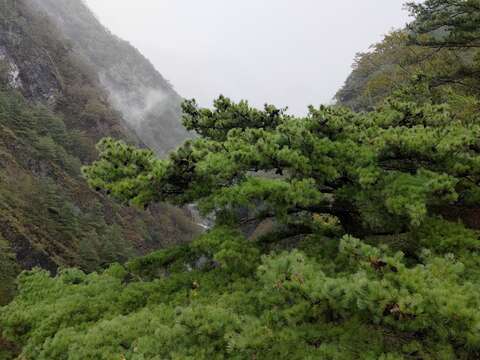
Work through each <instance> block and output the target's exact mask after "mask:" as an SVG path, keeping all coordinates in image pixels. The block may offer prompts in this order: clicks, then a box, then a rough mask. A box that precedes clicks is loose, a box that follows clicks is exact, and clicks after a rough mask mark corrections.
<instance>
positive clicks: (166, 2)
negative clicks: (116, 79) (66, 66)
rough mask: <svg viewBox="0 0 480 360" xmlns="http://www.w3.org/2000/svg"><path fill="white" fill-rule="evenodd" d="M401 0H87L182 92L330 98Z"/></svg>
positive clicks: (261, 98)
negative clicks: (354, 61)
mask: <svg viewBox="0 0 480 360" xmlns="http://www.w3.org/2000/svg"><path fill="white" fill-rule="evenodd" d="M404 2H405V0H201V1H200V0H135V1H132V0H87V3H88V4H89V5H90V7H91V8H92V10H93V11H94V12H95V13H96V14H97V16H98V17H99V19H100V20H101V21H102V23H103V24H104V25H106V26H107V27H108V28H109V29H110V30H111V31H112V32H113V33H115V34H116V35H118V36H120V37H121V38H123V39H125V40H128V41H129V42H130V43H132V44H133V45H134V46H135V47H137V48H138V49H139V50H140V51H141V52H142V53H143V54H144V55H145V56H146V57H147V58H149V59H150V61H151V62H152V63H153V64H154V65H155V67H156V68H157V69H158V70H159V71H160V73H162V75H163V76H164V77H166V78H167V79H168V80H169V81H170V82H171V83H172V84H173V86H174V87H175V89H176V90H177V91H178V92H179V93H180V95H182V96H183V97H186V98H192V97H193V98H196V99H197V100H198V101H199V103H200V104H201V105H203V106H209V105H210V104H211V100H212V99H213V98H215V97H217V96H218V95H219V94H224V95H226V96H229V97H231V98H233V99H235V100H239V99H247V100H249V101H250V102H251V103H252V104H254V105H255V106H262V105H263V104H264V103H265V102H268V103H272V104H275V105H277V106H289V109H290V112H291V113H295V114H303V113H305V110H306V107H307V105H309V104H313V105H319V104H321V103H329V102H330V101H331V99H332V97H333V96H334V94H335V92H336V90H338V88H339V87H340V86H341V85H342V84H343V82H344V80H345V78H346V77H347V75H348V74H349V72H350V69H351V64H352V61H353V58H354V56H355V54H356V53H357V52H360V51H366V50H368V47H369V46H370V45H371V44H372V43H374V42H377V41H379V40H381V38H382V36H383V35H384V34H386V33H388V32H389V31H390V30H392V29H394V28H399V27H402V26H403V25H404V24H405V23H406V22H407V21H408V14H407V12H406V11H405V10H404V9H403V5H402V4H403V3H404Z"/></svg>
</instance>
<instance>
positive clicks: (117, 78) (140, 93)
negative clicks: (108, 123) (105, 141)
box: [27, 0, 189, 155]
mask: <svg viewBox="0 0 480 360" xmlns="http://www.w3.org/2000/svg"><path fill="white" fill-rule="evenodd" d="M27 1H28V2H29V3H30V4H31V5H32V6H35V7H36V9H38V11H43V12H45V13H47V14H49V16H50V18H51V19H52V20H53V21H55V23H56V24H57V26H58V27H59V29H61V31H62V33H63V35H65V36H66V37H67V38H68V39H69V40H70V42H71V44H72V46H73V50H74V51H75V53H77V54H78V56H80V57H82V58H83V59H84V60H85V61H86V62H88V63H89V64H90V65H91V68H92V69H94V70H95V72H96V75H97V76H98V77H99V79H100V82H101V84H102V85H103V87H104V88H105V89H106V90H107V91H108V94H109V100H110V102H111V103H112V105H113V106H114V107H115V109H116V110H118V111H120V112H121V113H122V115H123V117H124V118H125V120H126V122H127V123H128V125H129V126H130V128H132V129H134V130H135V131H136V133H137V135H138V136H139V138H140V139H141V140H142V142H143V143H144V144H146V145H147V146H149V147H150V148H151V149H153V150H155V151H156V152H157V154H159V155H165V154H166V153H167V152H168V151H170V150H172V149H174V148H175V147H177V146H178V145H179V144H181V143H182V142H183V141H184V140H185V139H186V138H187V137H189V134H188V132H187V131H186V130H185V129H184V127H183V126H182V124H181V122H180V116H181V109H180V104H181V101H182V98H181V97H180V96H179V95H178V94H177V93H176V92H175V90H174V89H173V87H172V86H171V85H170V84H169V83H168V81H167V80H165V79H164V78H163V77H162V75H160V73H158V71H157V70H155V68H154V66H153V65H152V64H151V63H150V62H149V61H148V60H147V59H146V58H145V57H143V56H142V54H140V52H139V51H138V50H136V49H135V48H134V47H133V46H132V45H130V44H129V43H128V42H126V41H123V40H121V39H119V38H118V37H116V36H114V35H113V34H111V33H110V32H109V31H108V30H107V29H105V28H104V27H103V26H102V25H101V24H100V22H99V21H98V20H97V18H96V17H95V16H94V14H93V13H92V12H91V11H90V10H89V9H88V7H87V6H86V5H85V4H84V3H83V1H81V0H27Z"/></svg>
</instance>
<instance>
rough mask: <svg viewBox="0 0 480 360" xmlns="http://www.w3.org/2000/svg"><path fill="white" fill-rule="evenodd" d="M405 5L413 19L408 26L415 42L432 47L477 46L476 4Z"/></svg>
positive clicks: (432, 1) (479, 20)
mask: <svg viewBox="0 0 480 360" xmlns="http://www.w3.org/2000/svg"><path fill="white" fill-rule="evenodd" d="M408 6H409V8H410V12H411V14H412V15H413V16H415V18H416V21H414V22H413V23H412V24H411V25H410V29H411V30H413V31H414V33H415V36H414V37H413V40H414V41H415V42H418V43H419V44H421V45H423V46H433V47H439V46H441V47H450V48H468V47H479V46H480V42H479V41H480V30H479V29H480V1H478V0H465V1H458V0H427V1H425V2H423V3H414V2H411V3H408ZM418 35H426V36H425V37H421V38H419V37H418Z"/></svg>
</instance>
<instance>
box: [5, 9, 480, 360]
mask: <svg viewBox="0 0 480 360" xmlns="http://www.w3.org/2000/svg"><path fill="white" fill-rule="evenodd" d="M444 3H447V2H446V1H427V2H425V3H424V4H423V5H419V6H418V7H416V6H414V5H411V6H412V9H414V11H417V12H418V23H416V24H415V26H420V27H421V26H424V27H425V28H428V26H431V25H429V21H430V20H429V19H430V18H427V17H426V16H427V15H426V12H428V11H431V12H435V13H438V12H440V14H437V15H438V16H439V18H441V17H442V16H443V15H442V14H441V12H442V11H444V10H445V11H447V10H448V11H450V10H451V8H450V7H446V8H445V7H443V5H442V4H444ZM448 3H449V4H450V2H448ZM435 4H440V5H439V6H440V8H437V9H436V8H434V7H432V6H433V5H435ZM463 5H465V6H467V5H468V6H474V5H475V1H465V2H459V6H460V9H461V6H463ZM459 18H461V16H459ZM468 21H470V20H468ZM468 21H467V20H465V22H466V23H467V22H468ZM422 24H423V25H422ZM466 26H467V27H468V25H466ZM449 31H450V33H451V34H455V31H456V30H455V29H454V28H452V29H450V30H449ZM461 31H465V29H463V30H461ZM474 32H475V31H473V33H474ZM423 35H425V34H423ZM451 36H456V39H458V38H459V36H460V35H458V33H457V35H451ZM472 36H475V35H474V34H473V35H472ZM390 40H391V41H392V42H391V43H389V42H385V43H383V45H379V46H378V47H377V49H376V52H375V53H373V54H371V55H372V56H371V57H372V58H379V59H389V61H391V62H392V64H395V65H398V66H400V64H398V63H396V62H395V61H394V60H395V59H394V57H395V54H396V52H397V51H400V52H401V54H402V56H405V57H404V59H405V58H406V59H410V58H409V57H408V56H407V55H406V53H404V52H403V51H404V50H405V49H407V50H408V48H406V42H405V41H406V34H405V33H403V32H400V33H397V34H396V35H392V37H391V38H390ZM397 41H398V42H397ZM394 44H401V46H400V47H399V48H395V46H393V45H394ZM390 45H392V46H391V47H390ZM415 46H416V47H415V49H417V50H418V49H423V47H419V46H420V45H418V44H417V45H415ZM421 46H423V45H421ZM451 51H452V49H447V53H446V54H447V55H452V54H453V53H452V52H451ZM435 56H436V55H435ZM367 58H370V56H366V57H364V58H363V59H360V61H361V62H362V65H361V66H359V68H358V69H357V70H358V71H357V75H358V72H360V73H361V72H362V71H363V70H365V68H364V67H363V66H364V65H365V63H363V60H365V59H367ZM414 58H416V56H415V57H414ZM412 59H413V58H412ZM443 60H444V61H440V59H439V58H436V57H435V59H432V60H431V61H430V60H429V62H428V64H425V63H424V64H423V65H418V64H415V63H414V62H412V63H411V64H410V65H409V66H411V69H414V70H415V72H414V74H409V76H408V77H407V76H405V77H402V78H401V79H400V78H399V79H400V83H398V84H396V85H395V86H392V82H395V80H394V79H393V78H391V77H390V75H391V74H394V73H396V70H391V69H388V70H387V71H386V72H382V71H381V73H382V74H381V76H380V75H379V77H377V75H378V74H376V75H375V76H373V78H372V76H371V75H372V73H371V70H372V69H371V68H369V69H367V71H366V72H365V74H363V75H365V76H363V75H362V74H361V76H360V78H361V79H362V81H364V83H362V86H364V85H365V86H369V87H370V86H371V87H370V90H372V89H376V90H375V91H378V93H376V94H377V95H378V96H377V95H376V96H375V97H374V98H375V99H374V101H373V102H372V103H370V105H372V106H371V108H372V111H370V112H366V113H355V112H352V111H350V110H347V109H344V108H340V107H324V106H322V107H320V108H318V109H316V108H313V107H311V108H310V109H309V114H308V115H307V116H305V117H302V118H296V117H293V116H290V115H287V114H286V113H285V111H284V110H281V109H277V108H275V107H273V106H269V105H266V106H265V108H264V109H263V110H258V109H254V108H251V107H250V106H249V105H248V103H247V102H245V101H242V102H240V103H235V102H233V101H231V100H229V99H227V98H225V97H223V96H221V97H220V98H219V99H217V100H216V101H215V102H214V107H213V109H201V108H199V107H198V106H197V104H196V103H195V101H193V100H192V101H187V102H185V104H184V106H183V110H184V124H185V126H186V127H187V128H188V129H189V130H194V131H196V132H197V133H198V134H199V135H200V136H199V137H198V138H196V139H194V140H190V141H188V142H186V143H185V144H184V145H183V146H182V147H180V148H179V149H178V150H177V151H176V152H174V153H172V154H171V155H170V157H169V158H168V159H163V160H160V159H157V158H156V157H155V156H154V154H153V153H152V152H151V151H150V150H145V149H136V148H135V147H133V146H131V145H127V144H126V143H125V142H122V141H117V140H114V139H112V138H107V139H105V140H103V141H102V142H100V144H99V145H98V151H99V155H100V158H99V160H98V161H96V162H95V163H93V164H92V165H90V166H87V167H85V168H84V174H85V176H86V178H87V180H88V182H89V184H90V185H91V186H92V187H93V188H95V189H96V190H98V191H105V192H107V193H109V194H111V195H112V196H113V197H114V198H116V199H118V200H120V201H121V202H123V203H124V204H134V205H137V206H153V207H154V206H155V203H156V202H161V201H167V202H171V203H174V204H188V203H191V202H197V203H198V204H199V206H200V208H201V209H202V211H203V212H204V213H206V214H209V213H210V214H214V215H216V219H217V221H216V222H217V225H216V226H215V227H214V228H213V229H211V230H209V231H208V232H207V233H205V234H203V235H202V236H200V237H199V238H197V239H195V240H194V241H193V242H191V243H189V244H184V245H181V246H175V247H171V248H168V249H165V250H161V251H158V252H154V253H152V254H150V255H147V256H145V257H141V258H137V259H134V260H131V261H129V262H127V263H126V264H125V265H119V264H113V265H111V266H110V267H108V268H107V269H105V270H104V271H103V272H93V273H90V274H86V273H84V272H82V271H80V270H77V269H64V270H61V271H60V272H59V273H58V274H57V275H56V276H53V277H52V276H50V275H49V274H48V273H47V272H45V271H42V270H38V269H37V270H33V271H30V272H23V273H22V274H21V275H20V277H19V279H18V283H19V293H18V295H17V296H16V297H15V299H14V300H13V301H12V302H11V303H10V304H8V305H7V306H5V307H3V308H1V309H0V328H2V329H3V335H2V337H1V338H0V341H8V343H9V344H10V343H13V344H16V345H17V347H18V351H15V349H14V351H11V353H12V356H13V355H15V356H18V358H22V359H49V360H50V359H88V358H92V359H129V360H130V359H131V360H140V359H226V358H232V359H477V358H479V357H480V340H479V339H480V315H479V313H478V308H479V307H480V291H479V289H478V283H479V281H480V260H479V256H478V255H479V251H480V240H479V233H478V231H476V230H474V229H470V228H467V227H466V226H465V225H464V224H463V223H462V220H466V219H464V218H463V216H462V214H464V213H465V212H468V211H474V212H475V211H476V213H475V214H477V215H478V208H479V205H480V204H479V201H480V188H479V184H480V145H479V143H478V139H479V137H480V125H479V117H478V111H476V109H478V101H479V98H478V97H477V94H476V93H475V92H474V91H470V90H465V89H461V88H460V87H457V86H456V85H452V84H449V85H445V84H444V85H445V86H443V85H442V86H439V85H438V79H439V77H438V76H439V72H435V71H434V70H435V67H436V65H438V64H442V66H443V69H441V70H442V74H455V73H458V72H457V70H458V68H452V67H451V63H450V62H449V61H450V60H451V59H449V58H448V57H447V58H445V59H443ZM471 64H472V63H470V65H471ZM421 66H424V69H427V70H428V71H425V72H423V71H420V72H417V71H416V70H419V69H420V68H421ZM383 70H385V69H383ZM437 70H438V69H437ZM444 70H445V71H444ZM389 74H390V75H389ZM362 76H363V77H362ZM451 79H452V78H451V77H450V80H451ZM468 79H469V81H470V82H471V83H472V82H474V81H475V78H474V77H472V76H469V77H468ZM450 80H449V81H450ZM375 83H376V85H372V84H375ZM457 85H458V84H457ZM375 86H377V87H375ZM383 88H386V89H388V91H387V92H388V94H389V95H388V96H384V95H380V92H381V90H382V89H383ZM370 90H368V91H370ZM370 94H374V92H370ZM363 95H365V94H363ZM363 95H362V96H363ZM365 104H366V103H363V102H361V101H360V102H359V103H358V105H359V106H364V105H365ZM373 104H374V106H373ZM18 115H19V114H17V116H18ZM23 119H24V120H25V122H22V124H28V126H27V125H25V126H20V128H19V130H18V131H20V132H22V134H25V136H32V137H33V138H35V139H37V138H38V142H37V144H40V145H41V146H43V148H44V151H42V154H45V155H44V156H46V157H48V158H50V159H51V161H57V162H58V161H62V160H61V159H59V158H55V157H54V156H58V155H55V154H54V153H55V152H53V151H50V150H48V149H49V148H52V147H53V146H54V145H55V144H58V143H59V142H61V143H65V144H66V143H68V139H64V138H63V137H62V136H60V135H61V131H60V133H58V131H59V129H60V128H61V126H60V127H59V126H55V123H54V122H52V125H51V126H49V129H50V130H48V132H47V133H52V135H51V136H50V135H48V134H43V133H41V134H40V135H39V134H37V131H39V130H34V131H32V130H31V129H35V126H32V125H33V124H34V122H32V120H31V119H29V117H28V116H26V117H25V116H24V117H23ZM53 134H56V135H55V136H53ZM47 136H49V138H48V139H51V140H46V137H47ZM65 149H67V148H65ZM65 151H66V152H67V153H68V150H65ZM46 189H47V191H45V193H46V195H45V197H41V196H39V197H38V199H39V200H38V201H37V202H38V203H42V202H44V203H48V208H50V209H52V211H53V212H54V213H56V214H57V216H58V219H59V224H61V229H62V231H63V233H64V234H72V236H74V235H75V234H76V233H77V230H76V229H80V228H82V226H84V225H85V224H88V228H87V229H89V231H86V232H85V233H84V236H85V237H86V239H88V241H85V242H83V248H82V249H81V253H82V259H83V262H84V263H83V264H82V265H83V267H84V268H85V269H87V270H93V269H94V268H95V264H96V263H98V262H99V261H100V257H102V258H104V259H105V260H107V261H115V260H119V259H118V258H117V259H116V257H119V258H120V260H124V259H125V258H127V257H128V254H127V253H128V249H126V247H125V246H124V244H123V245H122V244H121V243H117V242H115V241H114V240H115V239H118V237H119V236H118V234H119V233H120V228H119V227H116V226H113V225H107V224H106V220H104V218H103V219H102V216H97V214H98V215H100V214H101V213H102V212H101V206H100V204H98V209H97V210H98V213H96V212H95V213H93V214H92V213H90V214H83V216H78V215H77V214H76V212H75V208H74V207H73V206H71V204H70V203H68V202H64V201H62V197H61V196H59V195H58V194H56V191H55V188H50V190H48V189H49V187H48V186H46ZM59 209H60V210H59ZM98 219H99V220H98ZM265 221H269V222H270V227H268V226H266V228H267V230H266V231H265V229H263V230H264V234H263V235H260V236H248V235H245V234H250V233H251V231H249V230H248V224H252V223H253V224H260V226H259V228H260V227H261V226H262V224H264V222H265ZM94 229H95V230H94ZM257 230H258V229H257ZM82 231H85V228H82ZM142 231H143V232H144V233H147V231H146V230H145V229H144V230H142ZM95 233H96V234H97V235H101V236H95ZM109 255H111V256H109ZM0 260H1V258H0ZM0 266H1V263H0ZM2 339H4V340H2Z"/></svg>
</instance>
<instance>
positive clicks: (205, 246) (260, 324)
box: [0, 220, 480, 359]
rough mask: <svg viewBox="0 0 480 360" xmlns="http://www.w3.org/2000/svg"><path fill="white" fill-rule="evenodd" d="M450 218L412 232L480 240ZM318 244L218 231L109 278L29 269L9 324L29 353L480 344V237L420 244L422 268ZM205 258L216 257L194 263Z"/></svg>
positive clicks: (280, 353)
mask: <svg viewBox="0 0 480 360" xmlns="http://www.w3.org/2000/svg"><path fill="white" fill-rule="evenodd" d="M432 226H433V228H434V227H436V229H437V230H432V229H433V228H432ZM449 226H450V224H449V223H448V222H443V223H440V222H439V220H432V221H431V222H429V225H425V228H422V230H419V231H418V232H417V233H416V234H414V235H413V234H412V237H411V239H412V241H418V242H419V243H422V246H423V245H426V244H428V243H429V242H430V241H431V236H433V233H438V232H443V235H441V236H442V239H444V242H450V241H454V242H455V241H457V240H454V239H455V238H457V239H458V236H457V231H460V232H463V233H464V234H465V235H467V236H468V230H466V229H463V228H462V227H461V226H460V225H458V227H457V228H456V229H455V230H456V231H450V232H449V230H448V229H449ZM445 231H447V232H449V233H448V234H447V233H445ZM472 235H473V233H472ZM471 239H472V240H471V241H473V239H474V238H473V237H471ZM311 240H313V242H312V241H311ZM311 240H310V239H306V240H305V241H306V247H305V246H303V248H304V251H305V252H300V251H298V250H294V251H291V252H282V253H278V254H270V255H265V256H263V257H262V260H261V261H260V260H259V258H258V251H259V250H258V248H257V245H256V244H255V243H252V242H248V241H246V240H245V239H242V237H241V236H240V235H239V234H238V233H235V232H234V231H232V230H228V229H225V228H218V229H214V230H213V231H212V232H211V233H209V234H207V235H204V236H203V237H201V238H200V239H198V240H196V241H194V242H193V243H192V244H191V245H189V246H187V247H184V248H172V249H167V250H164V251H161V252H157V253H155V254H152V255H149V256H147V257H145V258H139V259H136V260H134V261H133V262H131V263H127V264H126V266H125V267H123V266H121V265H112V266H111V267H110V268H109V269H107V270H105V271H104V272H103V273H102V274H96V273H93V274H90V275H86V274H84V273H83V272H81V271H78V270H65V271H62V272H61V273H60V274H59V275H57V276H56V277H55V278H51V277H50V276H49V275H48V274H47V273H45V272H43V271H39V270H37V271H34V272H30V273H24V274H22V276H21V277H20V279H19V283H20V292H19V295H18V296H17V297H16V299H15V300H14V301H13V302H12V303H11V304H10V305H8V306H7V307H5V308H3V309H2V310H0V326H2V327H3V328H4V329H6V330H5V332H4V336H5V337H6V338H7V339H10V340H11V341H15V342H16V343H18V344H21V345H22V349H23V350H22V355H21V356H23V357H24V358H26V359H30V358H35V359H84V358H98V359H111V358H122V357H124V358H125V359H144V358H156V357H157V358H171V359H176V358H178V359H184V358H195V359H210V358H218V359H223V358H234V359H235V358H238V359H245V358H251V357H257V358H264V359H278V358H289V359H305V358H327V359H370V358H372V359H373V358H375V359H377V358H385V359H387V358H392V359H393V358H395V359H397V358H398V359H404V358H405V359H408V358H422V359H437V358H439V357H438V356H441V358H444V359H454V358H469V356H471V357H472V358H474V357H475V356H477V355H478V354H479V352H478V351H479V349H480V343H479V342H478V339H479V338H480V337H479V334H478V332H479V331H480V328H479V327H478V324H479V323H480V318H479V315H478V311H477V308H478V306H479V305H480V296H479V293H478V290H477V289H476V285H475V284H476V281H478V274H473V273H471V272H469V271H468V269H467V266H466V265H465V264H464V263H463V262H462V261H463V260H462V261H460V260H458V259H457V254H458V253H463V254H462V255H461V256H462V257H463V259H464V260H466V261H472V260H473V259H474V258H475V257H477V256H478V255H477V250H475V249H476V248H478V239H475V243H474V244H472V249H471V250H465V248H462V249H461V250H460V251H459V252H458V253H457V252H452V253H448V252H444V251H443V250H442V249H443V246H439V247H437V249H435V253H433V252H431V251H430V250H422V246H419V247H418V260H417V263H416V264H415V265H412V264H410V263H409V262H410V261H409V260H408V259H407V258H406V257H405V254H404V253H402V252H398V251H393V250H391V249H390V248H389V247H387V246H381V247H377V246H372V245H367V244H365V243H364V242H362V241H360V240H358V239H355V238H353V237H350V236H345V237H343V238H342V239H341V240H340V242H339V244H338V247H334V248H331V250H329V251H327V252H325V253H324V254H323V255H319V256H317V257H316V258H315V259H314V258H312V257H309V256H308V255H306V254H307V253H308V252H311V251H312V250H313V248H312V247H309V245H308V244H310V245H311V244H314V243H315V242H316V241H321V240H319V239H316V240H315V239H314V238H312V239H311ZM323 241H331V240H323ZM324 248H325V247H324ZM237 249H241V251H240V252H236V250H237ZM212 254H213V257H210V256H212ZM202 255H206V256H208V257H209V259H210V260H211V261H212V262H211V263H210V265H209V266H203V267H201V268H197V267H194V263H195V261H196V260H195V259H198V258H199V257H200V256H202ZM224 261H225V263H224ZM224 264H226V265H227V267H225V265H224ZM236 269H238V271H236ZM255 269H256V270H255ZM155 272H156V273H155ZM145 280H148V281H145ZM59 294H61V295H59Z"/></svg>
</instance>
